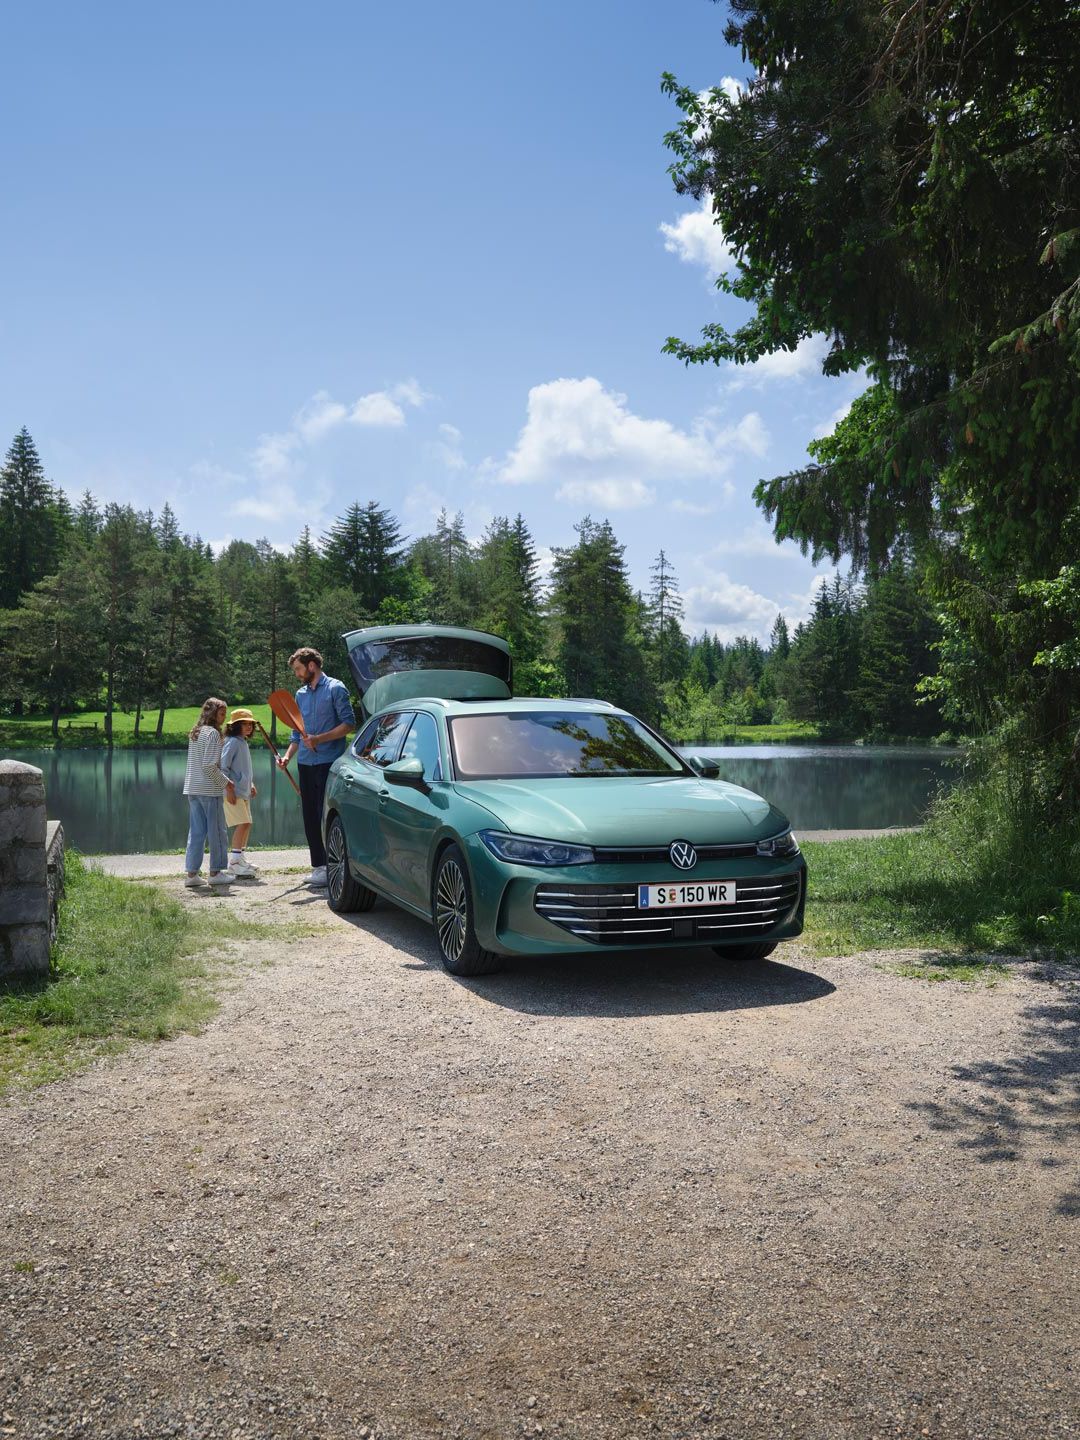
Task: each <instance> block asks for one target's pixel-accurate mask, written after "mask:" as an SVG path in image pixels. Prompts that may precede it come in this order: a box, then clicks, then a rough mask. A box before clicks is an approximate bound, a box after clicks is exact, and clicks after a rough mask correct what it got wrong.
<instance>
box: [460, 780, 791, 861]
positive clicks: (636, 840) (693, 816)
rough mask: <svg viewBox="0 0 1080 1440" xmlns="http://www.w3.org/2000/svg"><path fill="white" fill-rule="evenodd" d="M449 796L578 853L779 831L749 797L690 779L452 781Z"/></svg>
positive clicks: (781, 824)
mask: <svg viewBox="0 0 1080 1440" xmlns="http://www.w3.org/2000/svg"><path fill="white" fill-rule="evenodd" d="M455 788H456V789H457V790H458V792H459V793H460V794H461V795H463V796H466V797H467V798H468V799H470V800H474V801H476V802H477V804H479V805H483V806H484V808H485V809H487V810H490V811H491V813H492V815H494V816H495V818H496V819H497V820H499V821H501V822H502V824H504V825H505V826H506V828H507V829H508V830H511V831H513V832H514V833H516V834H518V835H536V836H538V837H541V838H542V839H545V840H564V841H570V842H575V843H577V844H580V845H612V846H616V845H619V846H634V845H666V844H668V843H669V842H670V841H672V840H689V841H691V842H692V843H693V844H694V845H710V844H711V845H724V844H737V843H739V842H741V841H749V840H762V839H765V838H767V837H768V836H770V835H776V834H778V833H779V832H780V831H781V830H783V829H785V828H786V826H787V819H786V817H785V816H784V815H783V814H781V812H780V811H779V810H776V809H774V808H773V807H772V806H771V805H770V804H769V802H768V801H767V800H763V799H762V798H761V796H760V795H755V794H754V793H753V791H751V790H743V789H741V788H740V787H739V786H738V785H729V784H727V783H726V782H725V781H723V780H705V779H698V778H697V777H695V776H678V775H676V776H671V777H670V778H669V777H667V776H662V777H656V778H641V779H635V778H632V777H624V776H618V777H615V776H590V777H587V778H581V779H578V778H576V777H571V776H568V777H565V778H562V779H554V780H459V781H457V782H456V784H455Z"/></svg>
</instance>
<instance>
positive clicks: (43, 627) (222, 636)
mask: <svg viewBox="0 0 1080 1440" xmlns="http://www.w3.org/2000/svg"><path fill="white" fill-rule="evenodd" d="M27 439H28V437H27ZM30 443H32V442H30ZM651 576H652V580H651V584H650V587H649V591H648V593H647V594H646V595H641V594H638V593H635V592H634V590H633V588H632V586H631V584H630V580H629V576H628V573H627V568H626V563H625V557H624V551H623V546H622V545H621V544H620V543H619V541H618V539H617V538H616V536H615V533H614V531H613V529H612V527H611V525H610V524H609V523H608V522H607V521H603V522H595V521H593V520H591V519H588V518H587V519H586V520H584V521H583V522H582V524H581V525H580V526H578V528H577V536H576V542H575V543H574V544H573V545H570V546H566V547H564V548H562V549H559V550H558V551H556V552H555V564H554V570H553V574H552V583H551V585H550V588H549V589H548V591H547V592H546V593H545V590H544V587H543V586H542V584H541V579H540V566H539V563H538V559H537V553H536V546H535V544H534V542H533V539H532V536H531V534H530V532H529V528H528V525H527V524H526V522H525V520H524V518H523V516H521V515H516V516H515V517H514V518H513V519H511V518H509V517H506V516H496V517H495V518H494V519H493V520H492V521H491V522H490V524H489V525H488V527H487V529H486V531H485V532H484V534H483V535H482V536H481V537H480V539H479V540H478V541H475V542H473V541H470V540H469V538H468V537H467V536H466V534H465V526H464V520H463V518H462V516H461V515H452V516H451V515H449V514H447V513H446V512H445V511H444V512H443V513H442V514H441V515H440V516H439V517H438V520H437V522H436V526H435V530H434V532H433V533H432V534H429V535H421V536H419V537H417V538H416V539H414V540H412V541H411V542H409V541H406V540H404V539H403V538H402V536H401V532H400V529H399V526H398V524H397V521H396V520H395V519H394V517H393V516H392V515H391V514H390V513H389V512H388V511H387V510H386V509H384V508H382V507H380V506H378V505H377V504H375V503H374V502H370V501H369V502H367V503H366V504H361V503H359V502H357V503H355V504H353V505H351V506H349V508H348V509H347V510H346V512H345V514H344V515H343V516H342V517H341V518H340V520H338V521H336V522H335V523H334V524H333V525H331V527H330V528H329V530H328V532H327V535H326V537H325V538H324V541H323V542H322V543H321V544H316V543H315V542H314V541H313V540H312V538H311V532H310V530H308V529H306V528H305V529H304V530H303V531H302V532H301V534H300V537H299V538H298V540H297V543H296V545H295V547H294V548H293V550H292V552H291V553H289V554H282V553H280V552H279V551H277V550H275V549H274V548H273V546H271V545H270V544H269V543H268V542H267V541H266V540H264V539H260V540H257V541H255V542H251V541H247V540H233V541H231V542H230V543H229V544H228V545H226V546H225V547H224V548H223V549H222V550H221V552H220V554H218V555H217V556H216V557H215V556H214V555H213V554H212V553H211V552H210V551H209V549H208V547H207V546H206V545H205V544H204V543H203V541H202V539H201V538H200V537H199V536H197V535H196V536H189V535H184V534H182V533H181V532H180V529H179V526H178V524H177V521H176V517H175V515H174V514H173V512H172V510H171V508H170V507H169V506H168V505H167V504H166V505H165V506H163V508H162V510H161V513H160V514H159V515H158V516H157V517H156V518H155V517H154V516H153V515H152V514H150V513H148V512H139V511H136V510H134V509H132V508H131V507H130V506H121V505H115V504H110V505H106V506H105V507H104V509H102V508H100V507H99V506H98V504H97V502H96V501H95V499H94V497H93V496H92V495H90V494H89V493H87V494H85V495H84V496H83V497H82V500H81V501H80V502H79V505H78V507H77V509H76V511H75V514H74V518H73V520H72V521H71V524H70V526H69V528H68V530H67V531H66V539H65V548H64V551H63V555H62V558H61V559H60V561H59V563H58V564H57V568H56V569H55V570H54V571H53V572H51V573H50V574H48V575H46V576H44V577H43V578H41V579H39V580H38V581H37V582H36V583H35V584H34V586H33V587H32V588H31V589H30V590H29V591H26V592H24V593H23V595H22V596H21V600H20V603H19V604H18V605H17V606H16V607H14V608H12V609H11V610H9V611H7V612H0V640H2V642H3V646H4V653H5V661H6V663H5V665H4V666H3V667H0V687H2V689H0V698H2V700H3V701H5V702H6V705H7V708H8V709H9V710H11V711H12V712H13V718H16V717H18V715H19V711H20V707H22V708H24V709H25V708H27V707H29V711H30V716H29V717H28V723H27V724H26V725H23V726H18V727H16V726H14V725H12V726H9V727H7V728H6V729H5V728H3V727H0V740H2V741H3V743H4V744H17V745H27V744H33V743H38V744H43V743H48V740H49V739H50V735H49V734H45V733H42V728H43V727H41V726H40V725H37V724H35V723H34V721H33V714H34V713H35V712H37V713H40V712H41V711H42V710H44V711H45V712H46V713H47V714H48V715H49V720H50V729H51V739H52V740H53V741H54V742H56V743H61V744H65V743H71V742H72V741H73V740H74V741H76V742H78V743H83V744H86V743H90V744H96V743H102V742H104V743H107V744H121V745H127V744H133V743H139V742H140V741H142V742H146V741H151V740H152V741H153V742H154V743H158V744H167V743H172V744H176V743H180V744H183V743H184V736H185V732H186V729H187V728H188V727H187V726H186V725H185V726H177V727H175V728H174V723H173V719H172V716H173V714H174V713H175V712H176V710H177V708H178V707H185V706H197V705H198V704H199V703H200V702H201V701H202V700H203V699H204V698H205V696H206V695H207V694H212V693H218V694H221V695H224V696H226V697H227V698H229V699H230V700H232V701H233V702H236V701H239V700H247V701H251V700H253V699H256V698H258V697H261V696H264V695H266V694H268V693H269V692H270V691H271V690H272V689H276V688H278V687H279V686H280V685H282V684H285V683H288V680H289V676H288V673H287V670H286V663H285V662H286V659H287V657H288V655H289V654H290V653H291V651H292V650H293V649H295V648H296V646H297V645H299V644H301V643H306V644H313V645H315V646H316V647H317V648H318V649H319V650H320V651H321V652H322V654H323V656H324V657H325V660H326V665H327V669H328V670H329V672H330V673H331V674H336V675H339V676H347V675H348V668H347V658H346V654H345V647H344V644H343V643H342V639H341V637H342V635H343V634H344V633H346V632H348V631H349V630H353V629H357V628H359V627H361V626H365V625H373V624H416V623H422V622H426V621H434V622H438V623H449V624H458V625H465V626H470V627H474V628H479V629H483V630H488V631H491V632H493V633H496V634H499V635H502V636H504V637H505V638H506V639H507V640H508V641H509V644H510V648H511V651H512V653H513V656H514V664H515V676H516V681H515V686H516V690H517V693H518V694H524V695H528V694H534V695H558V694H564V693H566V692H567V690H568V689H569V690H570V691H571V692H572V693H577V694H589V695H595V696H597V697H598V698H600V699H610V700H615V701H617V702H619V703H622V704H625V705H626V706H628V707H629V708H631V709H633V710H634V711H636V712H637V713H639V714H641V715H643V716H644V717H645V718H646V719H649V720H651V721H653V722H654V723H658V724H660V725H662V726H664V727H665V728H666V729H667V730H668V731H669V732H670V733H672V734H673V736H674V737H675V738H676V739H679V740H702V741H707V740H715V739H719V738H722V737H723V736H725V735H734V734H736V733H737V732H738V731H739V730H740V729H745V728H746V727H748V726H761V725H769V724H771V723H772V722H773V721H777V722H780V724H782V725H785V724H788V723H792V722H793V723H794V724H795V725H797V726H798V725H802V726H803V727H804V730H803V733H809V734H815V735H816V734H820V733H830V734H851V735H854V734H859V733H864V732H867V733H869V732H870V731H873V732H874V733H889V734H896V733H930V732H931V731H932V729H933V728H934V725H935V724H936V723H937V708H936V705H935V704H927V705H923V706H919V707H916V706H915V704H914V701H913V694H912V690H913V687H914V685H915V684H916V682H917V681H919V680H920V679H921V680H924V681H925V680H927V678H928V671H929V669H930V664H929V660H928V657H927V649H926V642H927V635H928V634H930V633H931V632H932V631H933V625H932V622H931V621H930V619H929V615H928V612H927V611H926V607H925V602H923V600H922V599H921V592H920V582H919V580H918V577H917V576H915V574H914V573H913V572H912V573H910V574H909V573H908V570H907V569H905V568H904V565H903V564H902V562H899V561H898V562H896V564H895V565H894V566H893V567H891V568H889V569H888V570H887V571H886V572H883V575H882V577H881V581H880V587H881V593H880V595H879V594H878V590H877V589H876V588H875V586H876V585H877V584H878V582H875V581H871V582H870V583H869V584H868V585H867V586H865V587H861V588H860V587H855V586H851V585H847V586H845V585H843V584H840V583H839V582H838V584H836V585H834V586H833V587H832V588H831V589H829V590H827V591H822V592H821V593H820V594H819V595H818V599H817V605H816V607H815V612H814V614H813V615H812V616H811V617H810V619H809V620H808V621H807V622H806V623H805V624H803V625H800V626H798V627H796V630H795V632H794V634H792V633H791V632H790V631H789V629H788V626H787V623H786V621H785V620H784V618H783V616H779V617H777V620H776V623H775V625H774V626H773V632H772V637H771V640H770V643H769V646H768V647H763V646H762V645H761V643H760V641H758V640H757V639H754V638H748V637H745V636H740V637H737V638H735V639H734V640H732V641H729V642H722V641H721V640H720V639H718V638H717V637H716V636H714V635H709V634H707V633H706V634H704V635H701V636H698V637H696V638H695V639H693V640H690V639H688V638H687V636H686V634H685V631H684V622H683V610H682V600H681V596H680V593H679V586H678V579H677V577H676V575H675V573H674V570H673V568H672V565H671V562H670V560H669V559H668V556H667V554H666V553H665V552H664V551H661V552H660V554H659V555H658V557H657V559H656V562H655V564H654V565H653V567H652V572H651ZM886 592H887V593H886ZM864 632H865V633H864ZM935 633H936V632H935ZM878 652H880V654H879V658H878V660H877V661H875V656H878ZM80 709H83V710H84V711H85V715H86V718H85V720H84V722H83V723H84V725H89V724H90V723H92V722H91V717H92V716H97V717H98V719H99V724H100V727H101V730H100V733H98V732H96V731H95V732H89V731H87V730H86V729H80V728H76V729H74V730H72V729H71V728H70V727H69V725H68V723H67V721H68V720H69V719H70V717H71V716H72V715H73V714H74V715H76V716H77V715H78V712H79V710H80ZM267 723H268V725H269V726H270V728H271V733H276V725H275V724H274V723H273V722H272V721H271V720H270V719H269V718H268V720H267ZM805 727H810V728H809V729H808V730H807V729H805Z"/></svg>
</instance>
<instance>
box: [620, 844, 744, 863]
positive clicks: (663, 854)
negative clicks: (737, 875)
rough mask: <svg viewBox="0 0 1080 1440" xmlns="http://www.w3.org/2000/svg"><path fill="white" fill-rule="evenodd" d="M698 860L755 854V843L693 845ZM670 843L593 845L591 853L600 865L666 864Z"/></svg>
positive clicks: (668, 857) (731, 858)
mask: <svg viewBox="0 0 1080 1440" xmlns="http://www.w3.org/2000/svg"><path fill="white" fill-rule="evenodd" d="M694 849H695V850H696V851H697V857H698V859H699V860H734V859H736V858H737V857H739V856H743V855H756V854H757V845H756V844H754V843H753V842H752V841H751V843H750V844H749V845H695V846H694ZM670 850H671V847H670V845H646V846H644V847H643V848H640V849H624V848H623V847H622V846H621V845H620V846H616V845H611V846H607V847H604V846H603V845H601V846H596V845H594V846H593V854H594V855H595V856H596V859H597V861H598V862H599V863H600V864H601V865H654V864H663V865H666V864H667V863H668V861H669V859H670Z"/></svg>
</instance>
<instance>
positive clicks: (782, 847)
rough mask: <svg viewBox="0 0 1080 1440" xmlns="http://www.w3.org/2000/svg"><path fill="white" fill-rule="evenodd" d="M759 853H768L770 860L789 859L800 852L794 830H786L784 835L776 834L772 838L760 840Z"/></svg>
mask: <svg viewBox="0 0 1080 1440" xmlns="http://www.w3.org/2000/svg"><path fill="white" fill-rule="evenodd" d="M757 853H758V854H759V855H767V856H768V857H769V859H770V860H788V859H790V858H791V856H793V855H798V854H799V842H798V840H796V839H795V836H794V834H793V832H792V831H790V830H785V831H784V833H783V834H782V835H774V836H773V837H772V839H771V840H759V841H758V844H757Z"/></svg>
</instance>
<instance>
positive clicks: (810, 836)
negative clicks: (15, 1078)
mask: <svg viewBox="0 0 1080 1440" xmlns="http://www.w3.org/2000/svg"><path fill="white" fill-rule="evenodd" d="M920 828H921V827H920V826H918V825H891V826H887V827H884V828H882V829H875V830H800V831H799V832H798V833H799V843H800V844H803V843H806V844H810V845H815V844H818V845H820V844H833V843H835V842H837V841H841V840H881V839H884V838H885V837H887V836H889V835H911V834H913V833H914V832H915V831H916V830H918V829H920ZM250 854H251V855H252V856H253V857H255V859H256V866H255V868H256V869H257V870H265V871H267V872H268V873H269V872H271V871H285V870H299V869H303V870H307V869H308V868H309V866H310V864H311V862H310V860H309V859H308V852H307V846H306V845H297V846H285V847H282V848H280V849H267V850H262V851H260V850H258V849H250ZM82 858H83V859H84V860H85V862H86V863H87V865H91V866H93V867H95V868H96V869H100V870H102V871H103V872H104V873H105V874H106V875H115V876H117V877H118V878H120V879H124V880H158V879H166V878H168V877H170V876H174V875H176V874H177V873H178V869H177V867H178V866H181V862H182V861H183V858H184V851H183V848H182V847H181V848H178V849H176V850H167V851H159V852H151V853H147V852H145V851H143V852H139V851H135V852H133V853H131V854H129V855H107V854H103V855H89V854H84V855H83V857H82ZM260 862H261V863H260ZM236 883H237V885H238V887H239V888H241V889H242V888H243V886H244V883H245V882H244V881H242V880H241V881H237V882H236Z"/></svg>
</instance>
